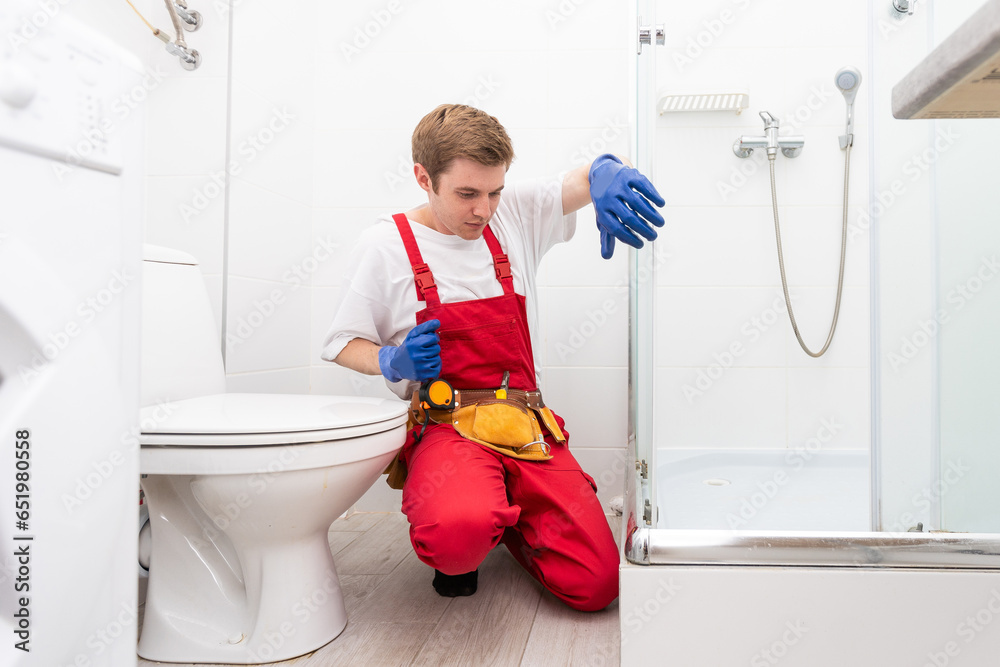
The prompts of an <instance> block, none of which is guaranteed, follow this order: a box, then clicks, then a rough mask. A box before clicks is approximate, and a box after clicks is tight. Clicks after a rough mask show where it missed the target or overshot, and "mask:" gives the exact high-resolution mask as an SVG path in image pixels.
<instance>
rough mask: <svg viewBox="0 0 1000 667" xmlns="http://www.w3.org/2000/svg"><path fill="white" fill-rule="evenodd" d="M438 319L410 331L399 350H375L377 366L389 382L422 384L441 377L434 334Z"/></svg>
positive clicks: (393, 348) (439, 323)
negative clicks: (376, 351)
mask: <svg viewBox="0 0 1000 667" xmlns="http://www.w3.org/2000/svg"><path fill="white" fill-rule="evenodd" d="M439 326H441V322H440V321H438V320H428V321H427V322H424V323H423V324H418V325H417V326H415V327H413V328H412V329H410V332H409V333H408V334H406V338H405V339H403V342H402V344H401V345H400V346H399V347H393V346H392V345H386V346H384V347H381V348H379V351H378V367H379V369H380V370H381V371H382V375H384V376H385V378H386V379H387V380H389V382H399V381H400V380H416V381H418V382H419V381H423V380H429V379H431V378H436V377H437V376H438V375H440V374H441V345H440V343H439V340H438V335H437V334H436V333H435V331H436V330H437V328H438V327H439Z"/></svg>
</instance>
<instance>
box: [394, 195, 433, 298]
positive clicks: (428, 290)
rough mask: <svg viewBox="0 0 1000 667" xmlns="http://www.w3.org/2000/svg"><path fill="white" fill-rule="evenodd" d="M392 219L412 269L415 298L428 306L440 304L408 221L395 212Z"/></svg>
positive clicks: (429, 271)
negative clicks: (415, 288)
mask: <svg viewBox="0 0 1000 667" xmlns="http://www.w3.org/2000/svg"><path fill="white" fill-rule="evenodd" d="M392 219H393V221H394V222H395V223H396V229H398V230H399V236H400V238H402V239H403V247H404V248H406V256H407V257H408V258H409V260H410V267H411V268H412V269H413V282H415V283H416V285H417V299H418V300H419V301H426V302H427V305H428V306H440V305H441V299H440V298H438V288H437V285H436V284H435V283H434V275H433V274H432V273H431V270H430V267H428V266H427V264H425V263H424V260H423V258H422V257H421V256H420V249H419V248H417V240H416V239H415V238H413V230H412V229H410V221H409V220H407V219H406V216H405V215H403V214H402V213H397V214H395V215H394V216H392Z"/></svg>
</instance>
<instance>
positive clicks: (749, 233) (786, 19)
mask: <svg viewBox="0 0 1000 667" xmlns="http://www.w3.org/2000/svg"><path fill="white" fill-rule="evenodd" d="M890 1H891V0H890ZM655 5H656V11H657V16H658V17H659V18H658V20H659V21H660V22H662V23H664V24H665V26H666V45H665V47H661V48H658V49H656V50H655V51H656V56H655V57H656V61H657V62H656V72H655V83H654V85H653V86H652V87H651V94H655V96H656V97H655V98H654V99H653V100H651V101H652V104H653V108H654V109H657V110H659V108H660V107H661V105H675V104H676V106H670V107H669V109H668V110H666V111H665V112H664V113H662V114H659V113H655V114H654V119H655V134H654V136H653V137H652V138H653V141H652V146H653V149H654V151H655V159H654V161H653V170H654V173H655V175H656V181H655V182H656V185H657V187H658V188H660V191H661V193H662V194H663V195H664V197H665V198H666V200H667V206H666V208H665V217H666V219H667V224H666V227H665V229H664V232H663V234H662V236H661V239H662V240H661V241H658V243H659V244H662V246H663V250H665V251H666V252H665V256H666V258H667V259H666V262H664V263H663V264H662V265H661V266H660V267H659V271H658V272H657V276H656V281H655V282H656V287H655V290H653V295H652V299H653V303H651V304H649V305H648V308H649V311H648V312H650V313H651V314H652V316H653V317H654V318H655V340H654V341H653V342H652V345H653V346H654V350H651V351H649V352H647V354H648V355H649V356H648V357H647V358H648V359H649V360H651V361H652V362H653V363H654V369H653V374H654V375H653V377H654V379H653V383H654V387H653V394H652V395H651V396H652V398H653V399H654V400H653V402H651V403H650V404H649V407H648V409H649V410H651V411H652V413H653V415H654V416H653V425H652V431H653V437H654V443H653V446H654V448H655V456H656V459H657V461H656V466H655V471H656V474H657V475H658V477H657V480H656V490H657V494H658V496H657V502H658V509H659V516H658V521H657V526H658V527H661V528H666V529H687V528H691V529H732V530H747V531H763V530H860V531H864V530H867V529H869V527H870V525H871V518H872V515H871V509H870V503H869V489H870V487H871V476H870V472H869V466H870V460H871V456H870V452H871V447H870V445H871V437H872V436H871V430H872V429H871V423H872V422H871V397H870V387H871V372H870V350H871V338H870V332H871V315H870V304H869V247H868V228H867V226H864V227H859V218H861V216H862V214H863V213H865V212H866V211H867V207H868V190H869V183H870V182H869V176H870V170H869V164H868V146H869V143H868V142H869V137H870V135H871V128H870V110H869V108H868V104H869V99H870V98H871V94H870V90H871V89H870V87H869V85H870V84H869V82H868V81H867V78H868V65H867V62H868V49H867V43H868V25H869V24H868V22H867V21H866V17H867V12H868V3H867V2H864V1H863V0H849V1H848V2H845V3H841V4H838V5H837V8H836V11H835V12H834V14H836V15H837V20H836V21H831V15H830V14H829V13H824V12H793V13H791V14H789V13H788V12H786V11H782V10H781V9H779V8H776V7H775V6H767V5H763V4H761V5H756V4H752V3H751V4H746V3H732V4H725V6H723V5H718V4H712V3H708V4H706V3H693V2H688V3H678V2H668V0H656V2H655ZM883 10H884V7H883ZM817 42H819V43H820V44H817ZM820 45H821V47H822V48H820ZM845 67H855V68H858V69H859V70H860V71H861V72H862V73H863V81H862V83H861V89H860V93H859V95H858V98H857V103H856V105H855V129H854V132H855V136H856V140H855V144H854V150H853V151H852V153H851V171H850V174H851V179H850V196H849V206H848V214H849V216H848V219H849V242H848V247H847V255H846V257H847V259H846V262H847V269H846V275H845V285H846V287H845V290H844V296H843V306H842V308H841V311H840V315H839V324H838V328H837V331H836V335H835V337H834V339H833V343H832V346H831V347H830V350H829V352H828V353H827V354H826V355H825V356H823V357H821V358H820V359H813V358H811V357H809V356H808V355H806V353H805V352H803V351H802V350H801V349H800V348H799V346H798V344H797V343H796V340H795V338H794V336H793V334H792V328H791V324H790V322H789V317H788V313H787V311H786V308H785V304H784V297H783V293H782V287H781V278H780V273H779V267H778V258H777V253H776V251H775V229H774V220H773V213H772V206H771V179H770V174H769V162H768V159H767V155H766V151H765V150H764V149H760V150H755V151H754V153H753V154H752V155H750V156H749V157H747V158H745V159H741V158H740V157H737V156H736V155H735V154H734V151H733V149H732V147H733V144H734V141H736V140H738V139H739V138H740V137H741V136H744V135H745V136H748V137H751V136H763V135H764V133H765V127H764V122H763V119H762V118H761V117H760V115H759V113H760V112H763V111H767V112H770V113H771V114H772V115H773V116H774V117H776V118H777V119H778V120H779V121H780V126H779V136H780V137H787V136H789V135H793V136H794V135H798V136H804V137H805V145H804V148H803V151H802V154H801V155H800V156H799V157H796V158H794V159H793V158H791V157H787V156H785V155H783V154H782V153H780V152H779V153H778V154H777V156H776V160H775V163H774V165H775V176H776V178H775V180H776V189H777V199H778V205H779V214H780V216H781V223H782V240H783V242H784V244H785V247H784V262H785V266H786V269H787V274H788V283H789V290H790V293H791V297H792V299H793V301H794V303H795V306H796V308H795V315H796V319H797V322H798V324H799V328H800V330H801V331H802V335H803V337H804V339H805V341H806V343H807V344H808V345H809V346H810V347H811V348H813V349H817V348H819V347H821V346H822V344H823V342H824V340H825V337H826V335H827V332H828V330H829V327H830V323H831V319H832V316H833V309H834V303H835V299H836V292H837V282H838V269H839V260H840V250H841V243H840V241H841V233H842V219H843V213H844V210H843V199H844V190H843V188H844V160H845V151H843V150H841V148H840V146H839V141H838V136H839V135H841V134H844V122H845V117H846V113H845V112H846V109H845V99H844V97H843V96H842V95H841V94H840V93H839V92H838V91H837V90H836V89H835V87H834V75H835V73H836V72H837V71H838V70H839V69H841V68H845ZM737 98H742V99H744V100H747V98H748V101H747V102H745V103H744V105H743V106H737V105H735V104H732V103H730V102H728V101H727V100H733V99H737ZM682 108H683V109H686V110H681V109H682ZM642 294H643V295H644V296H645V295H647V294H648V293H646V292H643V293H642ZM653 305H655V309H654V308H653ZM642 349H643V348H641V347H640V353H641V352H642ZM647 363H648V362H647ZM639 364H640V366H642V360H641V359H640V360H639Z"/></svg>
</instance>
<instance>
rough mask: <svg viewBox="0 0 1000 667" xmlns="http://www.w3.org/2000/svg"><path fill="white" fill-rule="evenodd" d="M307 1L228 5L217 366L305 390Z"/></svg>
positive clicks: (238, 384)
mask: <svg viewBox="0 0 1000 667" xmlns="http://www.w3.org/2000/svg"><path fill="white" fill-rule="evenodd" d="M315 15H316V3H315V2H311V1H299V2H294V3H285V4H283V5H282V9H281V11H280V12H275V11H274V7H273V6H269V5H266V4H263V3H242V4H237V5H234V7H233V32H232V79H231V86H232V90H231V99H232V103H231V116H230V126H229V170H230V192H229V200H228V203H229V206H228V215H227V223H228V227H227V229H228V235H227V250H228V276H227V278H228V282H227V291H226V296H227V308H228V310H227V322H226V372H227V377H228V382H227V386H228V389H229V390H230V391H263V392H292V393H309V365H310V363H311V360H312V358H313V357H314V356H315V352H314V351H313V350H312V349H311V348H310V339H309V332H310V319H311V315H310V289H311V288H310V282H311V280H310V276H309V269H310V268H312V265H311V264H310V263H309V262H311V261H312V254H313V252H314V250H316V249H317V248H318V249H319V250H320V251H322V243H321V242H320V241H317V240H316V239H314V238H313V235H312V210H313V196H314V181H313V162H314V159H313V156H314V145H315V120H314V119H315V115H316V111H315V100H314V78H315V54H316V50H317V36H318V34H319V33H318V32H317V29H316V26H317V22H316V16H315Z"/></svg>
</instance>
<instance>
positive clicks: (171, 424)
mask: <svg viewBox="0 0 1000 667" xmlns="http://www.w3.org/2000/svg"><path fill="white" fill-rule="evenodd" d="M406 413H407V406H406V404H405V403H403V402H401V401H391V400H385V399H378V398H367V397H345V396H313V395H294V394H214V395H210V396H200V397H198V398H190V399H185V400H182V401H174V402H165V403H159V404H157V405H153V406H149V407H146V408H143V411H142V433H141V435H140V437H139V443H140V445H141V447H142V455H141V456H140V472H141V473H142V474H146V475H210V474H216V475H217V474H254V473H262V472H278V471H286V470H304V469H309V468H319V467H325V466H332V465H340V464H343V463H349V462H351V461H359V460H363V459H369V458H372V457H375V456H379V455H382V454H385V453H386V452H390V451H393V450H394V449H397V448H398V447H399V442H400V439H401V438H400V434H399V433H398V432H397V431H398V430H399V429H405V424H406ZM383 443H384V444H383Z"/></svg>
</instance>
